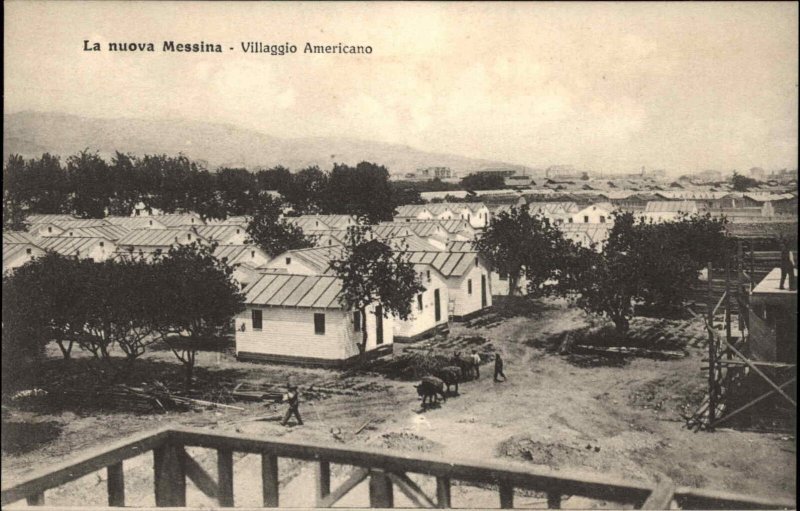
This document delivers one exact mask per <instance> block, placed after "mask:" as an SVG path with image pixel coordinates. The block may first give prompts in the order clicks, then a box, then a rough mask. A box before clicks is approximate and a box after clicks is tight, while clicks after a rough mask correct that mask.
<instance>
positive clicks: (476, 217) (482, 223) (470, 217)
mask: <svg viewBox="0 0 800 511" xmlns="http://www.w3.org/2000/svg"><path fill="white" fill-rule="evenodd" d="M489 215H490V211H489V208H487V207H486V206H483V207H481V208H480V209H477V210H476V211H472V210H469V209H468V211H467V217H466V218H464V220H467V221H468V222H469V225H471V226H472V227H473V228H475V229H483V228H485V227H486V226H487V225H488V223H489Z"/></svg>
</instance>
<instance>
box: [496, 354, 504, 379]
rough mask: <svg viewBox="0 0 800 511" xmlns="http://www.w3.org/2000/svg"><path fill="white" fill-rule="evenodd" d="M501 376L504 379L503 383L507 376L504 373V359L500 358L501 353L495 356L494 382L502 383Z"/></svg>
mask: <svg viewBox="0 0 800 511" xmlns="http://www.w3.org/2000/svg"><path fill="white" fill-rule="evenodd" d="M499 376H502V377H503V381H506V379H507V378H506V375H505V374H504V373H503V359H502V358H500V354H499V353H495V354H494V381H500V379H499V378H498V377H499Z"/></svg>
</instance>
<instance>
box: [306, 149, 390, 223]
mask: <svg viewBox="0 0 800 511" xmlns="http://www.w3.org/2000/svg"><path fill="white" fill-rule="evenodd" d="M392 193H393V190H392V187H391V185H390V184H389V171H388V170H387V169H386V167H384V166H382V165H377V164H375V163H369V162H361V163H359V164H358V165H356V166H355V167H350V166H348V165H342V164H336V165H334V166H333V170H332V171H331V173H330V175H329V176H328V184H327V187H326V189H325V194H324V196H323V201H322V210H323V212H324V213H332V214H344V215H355V216H357V217H359V218H363V219H365V220H366V221H367V222H368V223H371V224H375V223H378V222H381V221H391V220H392V218H393V217H394V205H395V199H394V197H393V194H392Z"/></svg>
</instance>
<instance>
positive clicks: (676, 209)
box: [644, 201, 697, 213]
mask: <svg viewBox="0 0 800 511" xmlns="http://www.w3.org/2000/svg"><path fill="white" fill-rule="evenodd" d="M693 211H697V203H695V202H694V201H650V202H648V203H647V206H645V208H644V212H645V213H691V212H693Z"/></svg>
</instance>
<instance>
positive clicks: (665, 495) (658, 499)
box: [642, 481, 675, 509]
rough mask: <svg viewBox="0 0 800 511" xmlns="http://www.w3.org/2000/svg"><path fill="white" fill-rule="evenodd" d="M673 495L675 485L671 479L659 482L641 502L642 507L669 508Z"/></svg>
mask: <svg viewBox="0 0 800 511" xmlns="http://www.w3.org/2000/svg"><path fill="white" fill-rule="evenodd" d="M674 496H675V485H674V484H672V482H671V481H664V482H662V483H659V484H658V485H657V486H656V489H655V490H653V493H651V494H650V496H649V497H647V500H645V501H644V504H642V509H669V508H670V504H672V500H673V498H674Z"/></svg>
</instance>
